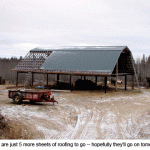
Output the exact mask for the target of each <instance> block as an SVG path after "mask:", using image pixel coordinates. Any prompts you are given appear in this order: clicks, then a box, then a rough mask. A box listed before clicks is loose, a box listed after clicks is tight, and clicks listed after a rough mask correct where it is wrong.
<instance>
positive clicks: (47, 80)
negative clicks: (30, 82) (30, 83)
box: [47, 73, 48, 85]
mask: <svg viewBox="0 0 150 150" xmlns="http://www.w3.org/2000/svg"><path fill="white" fill-rule="evenodd" d="M47 85H48V73H47Z"/></svg>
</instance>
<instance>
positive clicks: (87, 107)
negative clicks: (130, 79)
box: [0, 87, 150, 140]
mask: <svg viewBox="0 0 150 150" xmlns="http://www.w3.org/2000/svg"><path fill="white" fill-rule="evenodd" d="M1 88H2V89H1V92H0V93H1V94H2V95H1V96H0V105H1V107H0V111H1V113H2V115H3V116H4V117H5V118H6V119H7V120H9V122H10V123H11V124H12V126H13V127H12V126H11V125H10V128H11V127H12V128H15V129H13V130H11V131H12V134H13V135H15V134H17V132H18V133H19V132H21V133H22V134H21V135H20V136H16V137H10V138H11V139H15V138H16V139H20V138H21V139H41V138H42V139H82V140H86V139H87V140H89V139H149V138H150V134H149V133H150V100H149V97H150V89H142V92H141V93H138V90H137V89H135V90H130V89H128V90H127V91H124V90H123V89H122V88H121V87H120V88H119V90H118V92H114V89H111V88H110V89H108V92H107V93H106V94H105V93H104V90H96V91H73V92H70V91H53V94H54V96H55V99H56V100H57V101H58V102H59V103H58V104H55V105H54V106H53V104H52V103H35V104H34V105H31V104H30V103H29V102H27V101H26V102H24V103H23V104H22V105H15V104H13V103H12V100H11V99H9V98H8V96H7V95H8V93H7V92H8V91H7V90H6V88H4V87H1ZM14 120H15V122H14ZM15 124H17V125H15ZM18 126H20V127H21V129H19V128H18ZM12 128H11V129H12ZM9 132H10V131H9Z"/></svg>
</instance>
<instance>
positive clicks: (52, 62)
mask: <svg viewBox="0 0 150 150" xmlns="http://www.w3.org/2000/svg"><path fill="white" fill-rule="evenodd" d="M13 71H17V83H16V85H17V84H18V75H19V74H20V73H27V77H28V75H29V74H31V75H32V85H33V78H34V74H35V73H38V74H47V85H48V76H49V75H50V74H57V83H58V82H59V76H60V75H70V88H71V89H73V77H74V76H84V79H85V77H86V76H95V81H96V83H97V77H104V79H105V93H106V87H107V78H108V77H115V78H116V81H117V80H118V76H124V77H125V90H126V89H127V86H126V85H127V84H126V83H127V75H132V76H133V78H134V77H135V78H136V81H137V84H138V80H137V79H138V78H137V75H136V71H135V67H134V60H133V57H132V53H131V51H130V50H129V48H128V47H127V46H87V47H69V48H66V47H65V48H64V47H63V48H61V49H39V48H35V49H32V50H30V51H29V53H28V54H27V55H26V56H25V58H24V59H22V60H21V61H20V62H19V64H18V65H17V66H16V67H15V68H14V69H13ZM138 85H139V84H138ZM132 88H134V80H133V83H132ZM115 89H116V91H117V82H115ZM139 90H140V89H139Z"/></svg>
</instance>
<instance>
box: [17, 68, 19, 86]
mask: <svg viewBox="0 0 150 150" xmlns="http://www.w3.org/2000/svg"><path fill="white" fill-rule="evenodd" d="M18 74H19V72H18V71H17V77H16V86H18Z"/></svg>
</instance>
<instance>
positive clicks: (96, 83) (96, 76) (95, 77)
mask: <svg viewBox="0 0 150 150" xmlns="http://www.w3.org/2000/svg"><path fill="white" fill-rule="evenodd" d="M95 83H96V86H97V76H95Z"/></svg>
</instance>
